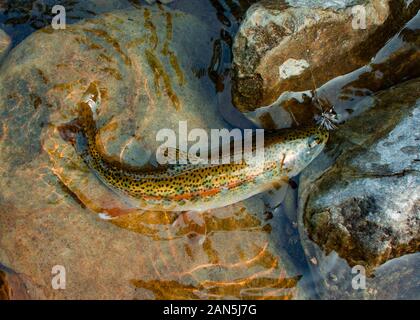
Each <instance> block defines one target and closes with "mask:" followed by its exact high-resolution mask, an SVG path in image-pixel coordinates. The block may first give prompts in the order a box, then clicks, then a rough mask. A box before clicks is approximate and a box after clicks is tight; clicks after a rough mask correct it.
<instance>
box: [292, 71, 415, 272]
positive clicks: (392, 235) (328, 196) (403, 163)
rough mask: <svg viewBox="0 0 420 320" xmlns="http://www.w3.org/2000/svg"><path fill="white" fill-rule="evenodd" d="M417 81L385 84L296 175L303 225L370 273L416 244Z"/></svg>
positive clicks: (319, 241)
mask: <svg viewBox="0 0 420 320" xmlns="http://www.w3.org/2000/svg"><path fill="white" fill-rule="evenodd" d="M419 84H420V80H419V79H416V80H412V81H409V82H406V83H404V84H401V85H398V86H396V87H393V88H391V89H389V90H386V91H383V92H381V93H379V94H377V95H375V96H374V97H373V98H367V101H362V102H361V103H364V104H367V105H369V106H370V109H368V110H367V111H365V112H364V113H363V114H362V115H361V116H359V117H355V118H353V119H352V120H350V121H348V122H347V123H346V124H344V125H343V126H341V127H340V128H339V130H337V131H335V132H334V133H333V134H332V137H331V139H330V144H329V145H328V146H327V149H326V151H325V153H324V154H323V155H321V156H320V157H319V158H318V159H317V160H315V161H314V162H313V163H312V164H311V165H310V166H309V167H308V169H307V170H305V171H304V172H303V174H302V177H301V185H300V189H299V195H300V200H299V201H300V202H299V207H300V215H301V218H302V223H303V224H304V226H303V225H302V232H303V229H304V228H306V230H307V234H308V236H309V238H310V239H312V240H313V241H315V242H316V243H317V244H318V245H319V246H320V247H321V248H322V249H323V250H324V251H325V252H327V253H329V252H331V251H335V252H337V253H338V255H339V256H340V257H342V258H343V259H345V260H346V261H347V262H348V263H349V264H350V266H354V265H363V266H364V267H366V269H367V271H368V273H371V272H373V270H374V269H375V268H376V267H377V266H379V265H381V264H383V263H385V262H386V261H388V260H390V259H393V258H395V257H399V256H402V255H405V254H408V253H414V252H417V251H419V249H420V232H419V231H420V198H419V195H420V189H419V188H420V187H419V186H420V159H419V155H420V143H419V141H420V135H419V133H418V130H417V128H418V126H419V125H420V89H419V88H420V86H419Z"/></svg>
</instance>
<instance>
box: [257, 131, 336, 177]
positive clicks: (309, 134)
mask: <svg viewBox="0 0 420 320" xmlns="http://www.w3.org/2000/svg"><path fill="white" fill-rule="evenodd" d="M328 138H329V132H328V131H327V130H325V129H323V128H318V127H307V128H301V129H287V130H281V131H279V132H278V133H274V134H273V135H272V136H271V137H270V138H268V145H266V152H265V155H266V157H265V159H266V161H268V165H271V167H272V165H273V163H276V165H277V166H278V167H279V168H280V174H282V175H287V176H289V177H292V176H295V175H297V174H299V173H300V172H301V171H302V170H303V169H304V168H305V167H306V166H307V165H308V164H309V163H311V162H312V161H313V160H314V159H315V158H316V157H317V156H318V155H319V154H320V153H321V151H322V150H323V149H324V147H325V145H326V143H327V141H328Z"/></svg>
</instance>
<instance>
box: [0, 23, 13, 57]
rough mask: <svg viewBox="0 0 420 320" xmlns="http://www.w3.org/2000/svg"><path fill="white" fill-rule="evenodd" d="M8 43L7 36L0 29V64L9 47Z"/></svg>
mask: <svg viewBox="0 0 420 320" xmlns="http://www.w3.org/2000/svg"><path fill="white" fill-rule="evenodd" d="M10 43H11V41H10V38H9V36H8V35H7V34H6V32H4V31H3V30H1V29H0V64H1V62H2V60H3V58H4V57H5V55H6V54H7V51H8V50H9V48H10Z"/></svg>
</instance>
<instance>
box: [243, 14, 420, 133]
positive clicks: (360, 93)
mask: <svg viewBox="0 0 420 320" xmlns="http://www.w3.org/2000/svg"><path fill="white" fill-rule="evenodd" d="M418 77H420V11H419V12H418V13H417V14H416V16H414V17H413V18H412V19H411V20H410V21H408V22H407V23H406V25H405V26H404V28H402V29H401V30H400V31H399V32H398V33H397V34H396V35H394V36H393V37H392V38H391V39H389V41H388V42H387V43H386V45H385V46H384V47H382V48H381V49H380V50H379V51H378V53H377V54H376V55H375V57H374V58H373V59H372V60H371V61H370V62H369V63H368V64H367V65H365V66H363V67H361V68H359V69H357V70H354V71H353V72H350V73H348V74H346V75H344V76H340V77H337V78H335V79H332V80H331V81H329V82H327V83H325V84H324V85H323V86H321V87H320V88H318V89H317V90H316V97H315V94H314V91H303V92H285V93H283V94H281V95H280V97H279V98H278V99H277V101H276V102H274V103H273V104H272V105H270V106H268V107H263V108H259V109H257V110H255V111H253V112H248V113H247V114H246V115H247V117H248V118H249V119H251V120H252V121H253V122H254V123H257V124H258V125H260V126H262V127H263V128H266V129H280V128H290V127H294V126H302V125H312V124H313V121H314V118H315V117H316V115H319V114H320V110H319V108H318V107H317V106H316V103H315V101H316V100H319V101H320V103H322V106H323V109H324V110H329V108H331V107H334V111H335V112H336V113H337V117H338V120H339V122H343V121H347V120H349V119H351V118H353V117H357V116H358V115H360V114H361V113H362V112H363V111H364V110H365V109H366V108H369V103H365V102H369V98H367V97H370V96H372V95H374V94H375V93H376V92H379V91H383V90H386V89H388V88H391V87H392V86H395V85H397V84H399V83H402V82H404V81H407V80H409V79H415V78H418ZM315 98H317V99H315ZM362 100H363V101H364V102H363V103H361V101H362Z"/></svg>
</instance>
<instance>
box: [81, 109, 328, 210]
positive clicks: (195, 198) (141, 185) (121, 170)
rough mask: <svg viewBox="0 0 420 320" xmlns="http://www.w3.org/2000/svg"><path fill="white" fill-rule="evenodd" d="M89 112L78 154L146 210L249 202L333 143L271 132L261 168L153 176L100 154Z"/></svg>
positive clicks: (166, 171)
mask: <svg viewBox="0 0 420 320" xmlns="http://www.w3.org/2000/svg"><path fill="white" fill-rule="evenodd" d="M91 106H92V105H91V104H89V103H88V102H81V103H80V104H79V110H78V112H79V118H78V120H77V122H78V126H79V132H78V133H77V138H76V145H75V146H76V150H77V152H78V154H79V155H80V156H81V157H82V158H83V160H84V162H85V163H86V164H87V165H88V167H89V168H90V169H91V170H93V171H94V172H95V174H96V175H97V177H98V178H99V179H100V180H102V181H103V182H104V183H105V184H106V185H107V186H108V187H110V188H111V189H112V190H114V191H116V192H117V193H119V194H123V195H125V196H127V199H128V200H129V202H130V204H132V205H133V206H134V207H135V208H139V209H144V210H158V211H190V210H191V211H202V210H208V209H214V208H218V207H223V206H227V205H230V204H233V203H236V202H239V201H242V200H245V199H247V198H250V197H252V196H254V195H256V194H258V193H261V192H264V191H266V190H269V189H270V188H273V187H274V186H279V185H280V184H281V183H282V182H284V181H288V179H289V178H290V177H293V176H295V175H297V174H299V172H301V171H302V170H303V169H304V168H305V167H306V166H307V165H308V164H309V163H310V162H311V161H312V160H313V159H315V158H316V157H317V156H318V154H319V153H320V152H321V150H322V149H323V148H324V146H325V144H326V142H327V140H328V137H329V133H328V131H327V130H325V129H322V128H319V127H316V126H314V127H308V128H304V129H286V130H279V131H277V132H270V133H268V134H266V135H265V137H264V161H263V164H260V166H259V167H258V168H256V166H255V165H250V164H249V163H247V162H246V161H245V160H242V161H240V162H236V163H235V162H234V163H229V164H218V165H215V164H208V165H203V164H199V165H191V164H190V165H182V164H179V165H165V166H158V167H156V168H154V169H153V170H152V169H142V168H133V167H128V166H125V165H123V164H122V163H120V162H115V161H113V160H111V159H108V158H107V157H105V156H104V155H103V154H101V152H100V151H99V148H98V147H97V145H96V138H95V137H96V134H97V127H96V122H95V119H94V112H95V110H94V108H92V107H91ZM252 151H253V150H252ZM252 151H251V152H252ZM244 159H246V157H244Z"/></svg>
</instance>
